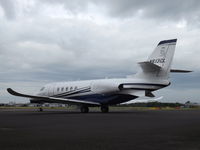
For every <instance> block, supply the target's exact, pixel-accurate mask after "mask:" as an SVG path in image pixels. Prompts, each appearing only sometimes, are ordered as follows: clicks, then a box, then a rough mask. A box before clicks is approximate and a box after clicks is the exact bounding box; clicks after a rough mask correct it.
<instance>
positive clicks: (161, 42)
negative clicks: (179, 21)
mask: <svg viewBox="0 0 200 150" xmlns="http://www.w3.org/2000/svg"><path fill="white" fill-rule="evenodd" d="M176 41H177V39H171V40H164V41H160V42H159V43H158V45H161V44H166V43H174V42H176Z"/></svg>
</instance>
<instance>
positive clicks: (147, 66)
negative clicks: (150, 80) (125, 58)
mask: <svg viewBox="0 0 200 150" xmlns="http://www.w3.org/2000/svg"><path fill="white" fill-rule="evenodd" d="M138 64H139V65H140V67H141V68H142V70H143V72H155V71H160V69H161V67H160V66H158V65H155V64H153V63H151V62H149V61H144V62H139V63H138Z"/></svg>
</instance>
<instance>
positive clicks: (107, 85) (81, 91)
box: [38, 78, 169, 105]
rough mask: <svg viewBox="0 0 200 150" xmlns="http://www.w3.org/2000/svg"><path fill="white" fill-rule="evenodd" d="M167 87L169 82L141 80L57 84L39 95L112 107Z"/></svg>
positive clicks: (125, 79)
mask: <svg viewBox="0 0 200 150" xmlns="http://www.w3.org/2000/svg"><path fill="white" fill-rule="evenodd" d="M167 85H169V81H168V80H160V81H159V80H145V79H139V78H135V79H134V78H119V79H98V80H85V81H73V82H57V83H51V84H47V85H45V86H44V87H43V88H42V89H41V90H40V92H39V93H38V95H40V96H49V97H58V98H66V99H70V98H71V99H78V100H86V101H93V102H99V103H101V104H108V105H109V104H110V105H112V104H118V103H122V102H126V101H129V100H132V99H135V98H137V97H139V96H145V91H155V90H158V89H160V88H163V87H165V86H167Z"/></svg>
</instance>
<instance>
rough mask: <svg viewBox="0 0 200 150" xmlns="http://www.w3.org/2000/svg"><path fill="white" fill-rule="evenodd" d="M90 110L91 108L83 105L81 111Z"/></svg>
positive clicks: (86, 111)
mask: <svg viewBox="0 0 200 150" xmlns="http://www.w3.org/2000/svg"><path fill="white" fill-rule="evenodd" d="M88 112H89V108H88V107H87V106H82V107H81V113H88Z"/></svg>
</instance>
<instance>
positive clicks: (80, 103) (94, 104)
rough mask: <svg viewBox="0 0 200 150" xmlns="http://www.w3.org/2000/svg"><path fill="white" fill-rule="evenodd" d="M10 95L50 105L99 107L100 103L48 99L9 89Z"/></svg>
mask: <svg viewBox="0 0 200 150" xmlns="http://www.w3.org/2000/svg"><path fill="white" fill-rule="evenodd" d="M7 91H8V93H10V94H11V95H14V96H19V97H26V98H33V99H35V100H36V101H37V100H38V102H39V101H42V102H47V103H48V102H49V103H63V104H75V105H84V104H85V105H92V106H99V105H101V104H100V103H97V102H91V101H82V100H76V99H65V98H56V97H51V96H50V97H48V96H36V95H28V94H22V93H18V92H16V91H14V90H13V89H11V88H8V89H7Z"/></svg>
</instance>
